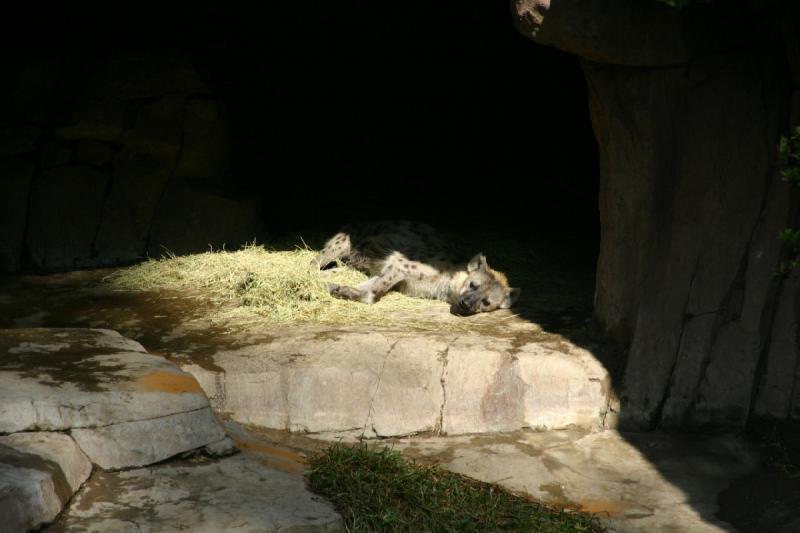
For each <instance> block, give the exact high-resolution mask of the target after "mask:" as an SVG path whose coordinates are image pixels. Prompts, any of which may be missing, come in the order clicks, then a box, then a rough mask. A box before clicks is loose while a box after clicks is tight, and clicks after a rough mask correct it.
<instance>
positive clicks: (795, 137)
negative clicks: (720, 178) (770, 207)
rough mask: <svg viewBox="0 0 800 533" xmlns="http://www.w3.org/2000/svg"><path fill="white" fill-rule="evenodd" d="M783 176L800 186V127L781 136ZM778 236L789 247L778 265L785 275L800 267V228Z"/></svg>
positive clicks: (794, 185) (779, 152)
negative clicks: (784, 257) (785, 255)
mask: <svg viewBox="0 0 800 533" xmlns="http://www.w3.org/2000/svg"><path fill="white" fill-rule="evenodd" d="M778 158H779V159H780V162H781V166H782V167H783V168H782V169H781V177H782V178H783V180H784V181H785V182H787V183H788V184H789V185H791V186H792V187H794V188H800V127H798V128H795V129H794V131H793V132H792V133H791V134H790V135H789V136H788V137H781V139H780V142H779V143H778ZM778 238H780V240H781V241H782V242H783V243H784V244H785V245H786V247H787V248H788V256H787V258H786V260H784V261H781V264H780V265H779V266H778V274H780V275H782V276H785V275H788V274H789V273H790V272H791V271H792V270H794V269H796V268H798V267H800V229H792V228H786V229H784V230H782V231H781V232H780V234H779V235H778Z"/></svg>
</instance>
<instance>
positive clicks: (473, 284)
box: [469, 281, 481, 291]
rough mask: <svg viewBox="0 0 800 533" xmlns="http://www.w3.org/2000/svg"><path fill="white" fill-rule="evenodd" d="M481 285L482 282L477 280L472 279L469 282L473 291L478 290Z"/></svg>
mask: <svg viewBox="0 0 800 533" xmlns="http://www.w3.org/2000/svg"><path fill="white" fill-rule="evenodd" d="M480 286H481V284H480V283H478V282H477V281H470V282H469V288H470V289H472V290H473V291H477V290H478V287H480Z"/></svg>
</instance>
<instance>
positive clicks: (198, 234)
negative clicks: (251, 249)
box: [148, 186, 261, 257]
mask: <svg viewBox="0 0 800 533" xmlns="http://www.w3.org/2000/svg"><path fill="white" fill-rule="evenodd" d="M260 233H261V219H260V209H259V205H258V203H257V202H255V201H253V200H252V199H250V198H234V197H229V196H225V195H223V194H220V193H218V192H216V191H213V190H204V189H200V188H197V187H190V186H178V187H170V188H168V189H167V190H166V191H165V192H164V196H163V198H162V199H161V201H160V203H159V206H158V211H157V212H156V214H155V217H154V219H153V223H152V227H151V234H150V245H149V248H148V253H149V254H150V256H152V257H159V256H160V255H161V254H162V253H163V251H164V248H167V249H168V250H170V251H172V252H174V253H178V254H183V253H191V252H200V251H207V250H208V249H209V246H211V247H212V248H213V249H215V250H218V249H221V248H222V247H223V246H225V248H226V249H228V250H235V249H237V248H239V247H240V246H241V245H243V244H245V243H247V242H252V241H253V239H255V238H256V237H257V236H258V235H259V234H260Z"/></svg>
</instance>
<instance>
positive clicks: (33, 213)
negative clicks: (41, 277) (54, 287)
mask: <svg viewBox="0 0 800 533" xmlns="http://www.w3.org/2000/svg"><path fill="white" fill-rule="evenodd" d="M107 181H108V175H107V174H105V173H102V172H99V171H97V170H95V169H93V168H91V167H84V166H67V167H57V168H53V169H50V170H46V171H45V172H43V173H42V174H41V176H39V177H38V178H37V179H35V180H34V181H33V185H32V191H31V201H30V214H29V215H28V217H29V218H28V230H27V233H26V246H27V249H28V252H29V254H30V259H31V262H32V263H33V265H34V266H36V267H37V268H42V269H64V268H76V267H81V266H85V265H88V264H90V260H91V258H92V243H93V242H94V236H95V233H96V232H97V225H98V223H99V222H100V214H101V212H102V209H103V198H104V196H105V190H106V184H107Z"/></svg>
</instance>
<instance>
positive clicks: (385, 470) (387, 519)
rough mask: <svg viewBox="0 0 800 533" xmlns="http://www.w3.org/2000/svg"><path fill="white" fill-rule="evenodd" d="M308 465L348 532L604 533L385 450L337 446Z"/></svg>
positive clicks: (584, 519)
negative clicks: (478, 532)
mask: <svg viewBox="0 0 800 533" xmlns="http://www.w3.org/2000/svg"><path fill="white" fill-rule="evenodd" d="M310 465H311V468H312V471H311V473H310V475H309V482H310V485H311V489H312V490H313V491H315V492H317V493H319V494H322V495H324V496H325V497H327V498H328V499H330V500H331V501H332V502H333V504H334V505H335V506H336V508H337V509H338V511H339V512H340V513H341V515H342V517H343V518H344V521H345V527H346V528H347V530H348V531H526V532H545V533H562V532H602V531H606V529H605V528H603V527H602V526H600V524H599V522H598V521H597V519H596V518H594V517H591V516H587V515H583V514H579V513H574V512H570V511H562V510H556V509H551V508H549V507H546V506H544V505H542V504H539V503H536V502H533V501H531V500H529V499H527V498H524V497H521V496H516V495H514V494H511V493H509V492H507V491H505V490H503V489H500V488H498V487H496V486H494V485H490V484H487V483H481V482H479V481H475V480H471V479H469V478H465V477H463V476H459V475H457V474H453V473H451V472H446V471H444V470H442V469H440V468H439V467H435V466H421V465H418V464H416V463H409V462H407V461H405V460H404V459H403V457H402V456H401V455H400V453H399V452H396V451H392V450H389V449H387V448H384V449H383V450H382V451H374V450H373V451H371V450H369V448H368V447H367V446H366V445H365V444H362V445H359V446H346V445H343V444H334V445H333V446H331V447H330V448H328V450H327V451H326V452H324V453H322V454H319V455H317V456H314V457H312V458H311V459H310Z"/></svg>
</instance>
